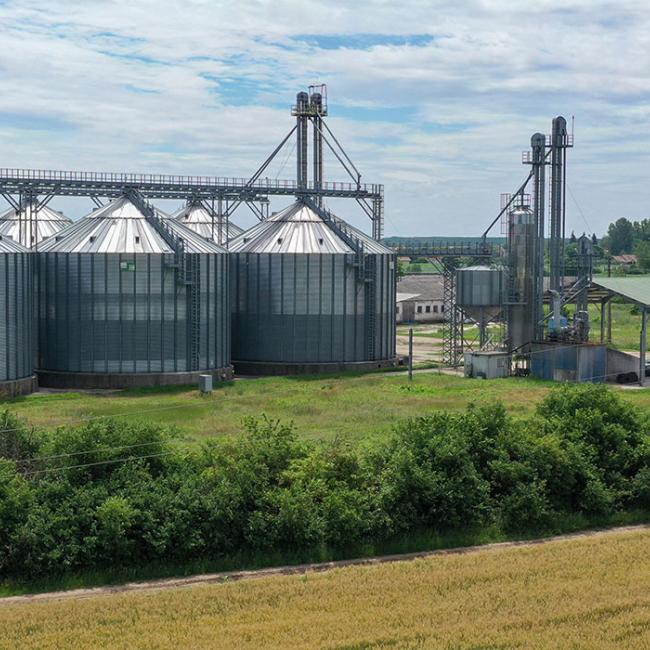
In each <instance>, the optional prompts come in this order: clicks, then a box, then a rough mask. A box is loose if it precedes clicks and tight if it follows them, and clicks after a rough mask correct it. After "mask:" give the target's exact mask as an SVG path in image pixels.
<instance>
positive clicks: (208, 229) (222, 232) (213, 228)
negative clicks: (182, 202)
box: [173, 205, 244, 246]
mask: <svg viewBox="0 0 650 650" xmlns="http://www.w3.org/2000/svg"><path fill="white" fill-rule="evenodd" d="M173 218H174V219H176V221H178V222H180V223H182V224H183V225H184V226H187V227H188V228H190V229H191V230H193V231H194V232H195V233H197V234H199V235H201V237H204V238H205V239H210V240H212V241H214V242H217V243H218V244H221V245H222V246H223V245H225V244H226V243H227V242H228V241H229V240H231V239H232V238H233V237H237V235H241V234H242V233H243V232H244V230H243V229H242V228H240V227H239V226H238V225H236V224H234V223H232V222H231V221H228V224H227V226H226V224H225V223H224V222H223V221H222V223H221V224H219V220H218V219H217V218H215V219H213V218H212V215H211V214H210V212H209V211H208V210H206V209H205V208H204V207H203V206H202V205H186V206H185V207H184V208H181V209H180V210H179V211H178V212H176V213H174V215H173Z"/></svg>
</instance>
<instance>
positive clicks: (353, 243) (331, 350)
mask: <svg viewBox="0 0 650 650" xmlns="http://www.w3.org/2000/svg"><path fill="white" fill-rule="evenodd" d="M230 252H231V286H232V306H233V317H232V333H233V349H232V355H233V363H234V364H235V368H236V369H237V371H238V372H253V373H274V374H289V373H300V372H326V371H338V370H341V369H346V368H358V369H363V368H374V367H380V366H385V365H391V364H392V363H394V359H395V287H396V284H395V283H396V273H395V266H396V264H395V256H394V253H393V251H391V250H390V249H389V248H386V247H385V246H383V245H382V244H380V243H378V242H377V241H375V240H373V239H371V238H370V237H368V236H367V235H365V234H363V233H362V232H360V231H359V230H356V229H355V228H352V227H351V226H349V225H348V224H346V223H345V222H343V221H341V220H340V219H338V218H336V217H334V216H333V215H332V214H331V213H329V212H327V211H325V210H323V209H320V208H318V207H317V206H316V205H315V204H313V203H311V202H308V201H300V200H299V201H297V202H296V203H294V204H292V205H290V206H289V207H288V208H286V209H284V210H282V211H281V212H279V213H277V214H274V215H273V216H271V217H269V218H268V219H266V220H265V221H262V222H261V223H259V224H257V225H255V226H254V227H253V228H251V229H250V230H248V231H246V232H245V233H243V234H241V235H239V236H238V237H236V238H235V239H234V240H233V241H232V242H231V243H230Z"/></svg>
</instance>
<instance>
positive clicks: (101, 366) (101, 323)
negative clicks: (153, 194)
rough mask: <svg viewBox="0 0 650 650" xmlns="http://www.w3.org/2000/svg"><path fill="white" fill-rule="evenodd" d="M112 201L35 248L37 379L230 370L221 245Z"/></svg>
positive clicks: (181, 377) (192, 377)
mask: <svg viewBox="0 0 650 650" xmlns="http://www.w3.org/2000/svg"><path fill="white" fill-rule="evenodd" d="M145 207H146V209H147V210H146V211H145V210H142V211H141V209H139V208H138V207H136V205H134V204H133V203H132V202H131V201H130V200H129V199H127V198H126V197H124V198H121V199H118V200H116V201H113V202H112V203H110V204H109V205H107V206H104V207H103V208H100V209H98V210H96V211H94V212H93V213H91V214H90V215H89V216H87V217H86V218H84V219H81V220H80V221H78V222H76V223H74V224H73V225H72V226H70V227H69V228H67V229H66V230H64V231H62V232H61V233H59V234H58V235H57V236H56V237H54V238H52V239H50V240H49V241H47V242H45V243H44V244H43V245H42V247H41V248H40V250H39V252H38V277H37V285H38V289H37V291H38V320H39V353H38V357H39V361H38V369H37V370H38V373H39V379H40V381H41V383H43V384H44V385H51V386H76V387H81V386H94V387H125V386H143V385H164V384H185V383H191V382H194V381H196V380H197V378H198V374H200V373H204V372H210V373H212V374H214V375H215V376H216V377H218V378H225V377H229V376H230V375H231V366H230V323H229V313H230V312H229V292H228V287H229V285H228V259H227V254H226V251H225V250H224V249H223V248H221V247H220V246H218V245H216V244H214V243H212V242H208V241H207V240H205V239H204V238H202V237H200V236H199V235H197V234H196V233H195V232H193V231H192V230H190V229H189V228H186V227H185V226H183V225H181V224H180V223H178V222H176V221H174V220H173V219H164V218H161V217H160V213H159V212H157V211H154V210H153V209H152V208H151V206H148V204H145Z"/></svg>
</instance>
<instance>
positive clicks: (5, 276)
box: [0, 236, 35, 396]
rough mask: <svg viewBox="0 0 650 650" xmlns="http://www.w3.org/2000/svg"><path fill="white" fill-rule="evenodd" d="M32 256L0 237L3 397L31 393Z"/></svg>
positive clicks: (0, 382) (0, 381)
mask: <svg viewBox="0 0 650 650" xmlns="http://www.w3.org/2000/svg"><path fill="white" fill-rule="evenodd" d="M32 322H33V300H32V254H31V253H30V252H29V251H28V250H27V249H26V248H25V247H23V246H21V245H20V244H19V243H18V242H15V241H13V240H11V239H6V238H4V237H2V236H0V396H14V395H21V394H25V393H29V392H31V391H32V390H33V389H34V387H35V383H34V381H33V374H34V372H33V346H32V331H33V330H32Z"/></svg>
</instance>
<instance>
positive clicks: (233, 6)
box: [0, 0, 650, 235]
mask: <svg viewBox="0 0 650 650" xmlns="http://www.w3.org/2000/svg"><path fill="white" fill-rule="evenodd" d="M333 5H334V3H323V2H320V3H319V2H316V3H314V2H311V3H305V2H297V1H295V0H293V1H292V0H284V1H282V0H275V1H273V2H271V1H270V0H256V1H253V0H247V1H240V2H235V1H231V2H225V1H218V2H213V1H207V0H206V1H198V0H195V1H192V2H180V1H178V2H176V1H174V2H153V1H143V0H139V1H138V2H123V1H114V2H98V1H96V0H87V1H86V2H84V3H79V2H72V1H71V0H61V1H56V0H53V1H52V2H49V3H47V4H45V3H42V2H40V1H39V2H36V1H34V0H21V1H20V2H11V1H9V2H7V3H5V4H0V25H1V27H0V31H1V33H2V39H3V41H2V42H3V47H2V51H1V52H0V74H1V75H2V93H0V138H1V141H2V145H3V146H2V150H3V153H4V157H3V163H2V164H3V165H5V166H26V167H51V168H72V169H89V170H124V171H151V172H163V173H164V172H173V173H186V174H215V175H223V176H225V175H228V176H247V175H248V174H250V173H251V172H252V171H253V170H254V169H255V168H256V167H257V165H258V164H259V162H260V161H261V160H263V159H264V158H265V157H266V155H267V154H268V152H269V151H270V150H271V149H272V148H273V147H274V146H275V144H276V143H277V142H278V141H279V140H280V139H281V138H282V137H283V135H284V134H285V133H286V132H287V131H288V130H289V128H290V127H291V118H290V116H289V106H290V104H291V102H292V100H293V98H294V94H295V92H296V91H297V90H299V89H301V88H302V87H304V86H305V85H307V84H308V83H311V82H314V81H324V82H327V83H328V85H329V92H330V101H331V120H330V122H331V125H332V127H333V128H334V129H335V130H336V133H337V134H338V135H339V136H340V139H341V141H342V142H343V143H344V144H345V146H346V149H347V150H348V151H349V153H350V154H351V155H352V157H353V158H354V160H355V162H357V166H358V167H359V168H360V169H361V170H362V172H363V173H364V178H365V179H367V180H368V181H369V182H383V183H385V185H386V207H387V228H386V230H387V233H389V234H404V235H416V234H422V235H464V234H469V233H477V234H480V232H482V230H483V228H484V226H485V225H486V224H487V223H489V221H491V219H492V217H493V214H494V213H495V211H496V210H498V208H499V193H500V192H502V191H510V190H512V189H513V188H514V187H515V185H516V184H517V183H518V182H519V181H520V179H521V178H522V177H523V176H524V174H525V172H526V170H525V169H524V168H523V167H522V166H521V165H520V152H521V151H522V150H523V149H525V148H527V146H528V143H529V140H530V135H531V134H532V133H533V132H535V131H548V130H549V128H550V120H551V118H552V117H553V116H554V115H557V114H565V115H566V116H567V117H570V116H571V115H576V148H575V150H574V151H572V152H571V153H570V158H569V159H570V168H569V177H568V178H569V184H570V186H571V190H572V194H573V196H574V197H575V198H576V200H577V202H578V203H579V205H580V208H581V210H579V209H578V208H577V207H576V205H575V204H574V203H573V200H572V199H571V200H569V202H568V219H569V229H572V228H573V229H575V230H576V231H582V230H584V229H586V228H587V227H589V229H593V230H595V231H596V232H597V233H599V234H600V233H602V232H603V230H604V229H605V228H606V225H607V223H608V222H609V221H610V220H611V219H612V218H614V217H617V216H620V215H621V214H625V215H628V216H629V217H631V218H642V217H646V216H648V215H647V211H646V205H648V203H649V200H650V188H649V185H648V183H647V179H646V176H647V172H646V171H645V170H647V162H648V160H647V159H648V153H646V152H648V151H650V129H648V127H647V124H648V119H649V118H650V70H649V69H648V65H647V62H648V60H650V17H649V16H648V12H647V9H646V3H645V2H643V1H641V0H629V1H623V2H616V3H614V2H605V1H599V0H573V1H564V2H560V1H559V0H538V1H537V2H535V3H512V2H506V0H491V1H487V0H485V1H479V0H474V1H471V2H464V3H458V2H445V1H442V2H416V1H411V2H408V1H407V2H402V3H394V2H387V1H375V2H367V1H366V2H359V3H345V4H343V3H338V4H337V6H333ZM360 33H364V34H385V35H405V36H407V35H412V34H430V35H431V36H432V37H433V38H432V40H431V42H429V43H424V44H423V43H418V45H417V46H416V45H413V44H409V39H404V42H403V43H397V41H395V40H394V39H393V40H392V41H391V40H390V39H385V41H382V39H381V38H377V39H375V40H376V42H375V44H372V43H371V44H370V45H369V46H368V47H367V48H366V49H358V48H357V45H356V44H357V41H356V40H355V39H352V40H349V41H348V46H347V47H346V46H345V44H346V39H345V35H358V34H360ZM302 35H313V36H318V35H325V36H332V35H334V36H336V35H339V36H340V37H341V44H342V45H343V47H340V48H339V49H323V48H322V47H319V46H318V39H317V38H316V39H314V38H312V39H301V38H296V37H300V36H302ZM369 42H371V41H369ZM396 43H397V44H396ZM247 84H248V85H250V86H251V88H252V90H251V92H250V95H249V99H250V102H249V103H245V104H243V105H233V102H232V94H233V93H236V92H238V88H239V89H240V90H239V92H242V90H241V89H244V88H246V87H247ZM243 98H245V97H244V96H242V97H240V99H243ZM399 109H403V111H404V113H403V118H402V119H399V117H398V115H399ZM20 115H23V116H26V117H25V118H24V119H22V120H21V119H17V118H16V116H20ZM364 117H367V118H368V120H367V121H362V120H363V118H364ZM26 120H27V121H28V122H29V120H31V121H32V122H31V123H29V124H26V123H25V121H26ZM282 159H284V157H283V158H282ZM278 169H279V163H278V166H276V167H275V168H274V169H273V170H272V171H271V174H272V175H275V173H277V171H278ZM326 171H327V173H328V174H329V175H330V176H329V178H331V179H332V180H334V179H335V178H334V175H335V172H334V170H333V163H332V161H331V157H330V160H328V163H327V166H326ZM293 172H294V164H293V160H292V159H289V160H288V161H287V164H286V166H285V168H284V169H283V171H282V174H281V175H282V176H291V175H292V174H293ZM336 178H337V179H341V180H343V179H344V173H343V172H340V173H339V172H336ZM58 205H59V206H61V207H64V208H65V209H67V210H69V211H71V212H72V213H73V214H75V215H79V214H81V213H82V212H83V211H84V210H85V209H87V208H88V209H89V205H88V204H87V203H81V202H79V201H77V202H76V203H75V202H73V200H59V203H58ZM336 206H337V209H340V210H341V211H342V212H343V213H344V214H345V215H346V216H351V217H352V218H353V220H354V221H355V223H357V224H363V223H364V217H363V215H361V213H360V211H359V210H355V209H354V206H349V205H347V204H343V205H341V204H340V202H339V203H337V204H336ZM581 211H582V213H584V215H585V216H586V218H587V222H588V224H589V226H587V225H585V223H584V220H583V217H582V215H581ZM244 221H245V222H248V223H251V222H252V217H246V218H245V219H244Z"/></svg>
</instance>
